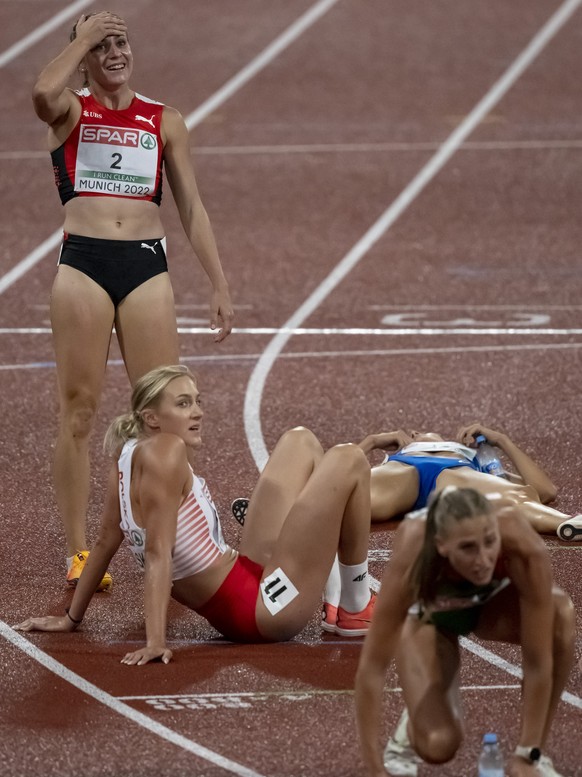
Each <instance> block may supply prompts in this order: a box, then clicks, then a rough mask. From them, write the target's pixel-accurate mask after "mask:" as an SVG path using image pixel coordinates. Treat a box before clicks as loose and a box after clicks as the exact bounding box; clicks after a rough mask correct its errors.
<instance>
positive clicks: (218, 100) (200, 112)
mask: <svg viewBox="0 0 582 777" xmlns="http://www.w3.org/2000/svg"><path fill="white" fill-rule="evenodd" d="M337 2H338V0H320V2H318V3H315V5H313V6H312V7H311V8H310V9H309V10H308V11H306V12H305V13H304V14H303V16H300V17H299V18H298V19H297V20H296V21H295V22H293V24H291V25H290V26H289V27H287V29H286V30H285V31H284V32H283V33H281V35H279V36H278V37H277V38H275V40H274V41H273V42H272V43H270V44H269V45H268V46H267V48H266V49H264V50H263V51H262V52H261V53H260V54H259V55H258V56H256V57H255V58H254V59H253V60H252V61H251V62H249V64H248V65H247V66H246V67H244V68H243V69H242V70H241V71H240V72H238V73H237V74H236V75H235V76H234V77H233V78H231V79H230V80H229V81H227V82H226V84H224V86H222V87H221V88H220V89H219V90H218V91H217V92H215V94H213V95H212V97H209V98H208V100H206V101H205V102H203V103H202V105H201V106H200V107H199V108H197V109H196V110H195V111H193V112H192V113H191V114H189V115H188V116H187V117H186V126H187V127H188V129H192V128H193V127H195V126H196V125H198V124H200V122H201V121H202V120H203V119H205V118H206V117H207V116H208V115H209V114H210V113H212V111H214V110H215V109H216V108H218V107H219V106H220V105H222V104H223V103H224V102H226V100H228V99H229V98H230V97H232V95H233V94H234V93H235V92H238V90H239V89H241V88H242V87H243V86H244V85H245V84H246V83H248V82H249V81H250V80H251V78H253V77H254V76H255V75H256V74H257V73H259V72H260V71H261V70H263V69H264V68H265V67H266V66H267V65H268V64H270V63H271V62H272V61H273V60H274V59H275V57H277V56H279V54H280V53H281V52H282V51H284V50H285V49H286V48H288V47H289V46H290V45H291V44H292V43H294V42H295V41H296V40H297V38H298V37H299V36H300V35H302V34H303V33H304V32H305V31H306V30H307V29H309V27H311V26H312V25H313V24H315V22H317V21H318V20H319V19H320V18H321V17H322V16H323V15H324V14H326V13H327V12H328V11H329V10H330V9H331V8H332V7H333V6H334V5H336V3H337Z"/></svg>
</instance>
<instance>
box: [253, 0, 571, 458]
mask: <svg viewBox="0 0 582 777" xmlns="http://www.w3.org/2000/svg"><path fill="white" fill-rule="evenodd" d="M581 2H582V0H567V1H566V2H565V3H563V4H562V5H561V6H560V8H559V9H558V10H557V11H556V13H554V14H553V16H552V17H551V18H550V19H549V21H548V22H547V23H546V24H545V25H544V26H543V27H542V28H541V30H540V31H539V32H538V33H537V34H536V35H535V36H534V37H533V39H532V40H531V41H530V43H529V44H528V46H526V48H525V49H524V50H523V52H522V53H521V54H520V55H519V56H518V57H517V59H516V60H515V61H514V62H513V64H512V65H510V67H509V68H508V69H507V70H506V71H505V73H504V74H503V75H502V77H501V78H500V79H499V80H498V81H497V82H496V83H495V84H494V85H493V86H492V87H491V89H490V90H489V92H488V93H487V94H486V95H485V96H484V97H483V99H482V100H481V101H480V102H479V103H478V104H477V105H476V106H475V107H474V108H473V110H472V111H471V112H470V113H469V115H468V116H467V117H466V118H465V119H464V120H463V121H462V122H461V124H460V125H459V126H458V127H457V129H456V130H455V131H454V132H453V133H452V134H451V135H450V136H449V137H448V138H447V140H446V141H445V142H444V143H443V145H442V146H441V147H440V148H439V150H438V151H437V153H436V154H435V155H434V156H433V157H431V159H430V160H429V161H428V163H427V164H426V165H425V166H424V167H423V168H422V169H421V170H420V172H419V173H418V174H417V175H416V176H415V178H414V179H413V180H412V181H411V182H410V183H409V184H408V186H407V187H406V188H405V189H404V190H403V191H402V192H401V194H400V195H399V196H398V197H397V198H396V200H395V201H394V202H393V203H392V205H390V207H389V208H388V209H387V210H386V211H385V212H384V213H383V215H382V216H381V217H380V218H379V219H378V220H377V221H376V222H375V224H373V225H372V227H370V229H369V230H368V231H367V232H366V234H365V235H364V236H363V237H362V238H361V239H360V240H359V241H358V242H357V243H356V244H355V245H354V247H353V248H352V249H351V250H350V251H349V252H348V253H347V254H346V256H345V257H344V258H343V259H342V260H341V261H340V262H339V264H338V265H336V267H335V269H334V270H333V271H332V272H331V273H330V274H329V275H328V276H327V278H326V279H325V280H324V281H323V282H322V283H320V285H319V286H318V287H317V288H316V289H315V291H314V292H313V293H312V294H311V295H310V296H309V297H308V298H307V299H306V300H305V302H304V303H303V304H302V305H301V306H300V307H299V308H298V309H297V310H296V311H295V313H294V314H293V315H292V316H291V318H290V319H289V320H288V321H287V322H286V323H285V324H284V327H285V328H287V329H295V328H297V327H298V326H300V325H301V324H302V323H303V321H305V320H306V319H307V317H308V316H310V315H311V314H312V313H313V312H314V311H315V310H316V309H317V308H318V307H319V305H320V304H321V303H322V301H323V300H324V299H325V298H326V297H327V296H328V295H329V294H330V293H331V292H332V291H333V289H335V287H336V286H337V285H338V284H339V283H340V282H341V281H342V280H343V279H344V278H345V277H346V275H347V274H348V273H349V272H350V271H351V270H352V269H353V268H354V267H355V266H356V265H357V264H358V262H359V261H360V260H361V259H362V257H363V256H364V255H365V254H366V253H367V252H368V251H369V250H370V248H372V246H373V245H374V244H375V243H376V242H377V241H378V240H379V239H380V238H381V237H382V236H383V235H384V234H385V233H386V232H387V231H388V230H389V229H390V227H391V226H392V224H394V222H395V221H396V220H397V219H398V218H399V217H400V215H401V214H402V213H404V211H405V210H406V209H407V208H408V206H409V205H410V204H411V203H412V202H413V201H414V200H415V199H416V197H418V195H419V194H420V193H421V192H422V191H423V189H424V188H425V187H426V186H427V185H428V184H429V183H430V182H431V181H432V179H433V178H434V177H435V176H436V175H437V173H438V172H439V171H440V170H441V169H442V168H443V167H444V165H445V164H446V163H447V162H448V161H449V159H450V158H451V157H452V155H453V154H454V153H455V151H456V150H457V149H458V148H459V147H460V145H461V144H462V143H463V141H464V140H465V139H466V138H467V136H468V135H469V134H470V133H471V132H472V131H473V130H474V129H475V128H476V127H477V125H478V124H479V123H480V122H481V121H482V120H483V119H484V118H485V117H486V115H487V114H488V113H489V112H490V111H491V110H492V108H493V107H494V106H495V105H496V104H497V103H498V102H499V100H501V98H502V97H503V96H504V95H505V93H506V92H507V91H508V90H509V89H510V88H511V87H512V86H513V84H514V83H515V82H516V81H517V79H518V78H519V77H520V75H521V74H522V73H523V72H524V71H525V70H526V69H527V68H528V67H529V65H530V64H531V63H532V62H533V60H534V59H535V58H536V57H537V56H538V54H539V53H540V52H541V51H542V50H543V48H544V47H545V46H546V45H547V44H548V43H549V41H550V40H551V39H552V38H553V37H554V35H555V34H556V33H557V32H558V30H560V28H561V27H562V26H563V25H564V24H565V23H566V22H567V20H568V19H569V18H570V17H571V16H572V14H573V13H574V12H575V11H576V10H577V8H578V7H579V6H580V4H581ZM290 336H291V335H290V334H288V333H280V334H278V335H276V336H275V337H274V338H273V340H272V341H271V342H270V343H269V344H268V345H267V346H266V348H265V351H264V353H263V355H262V356H261V358H260V359H259V362H258V363H257V366H256V367H255V369H254V371H253V373H252V375H251V377H250V380H249V383H248V385H247V390H246V394H245V404H244V422H245V431H246V435H247V440H248V443H249V447H250V450H251V453H252V455H253V458H254V460H255V463H256V465H257V467H258V468H259V470H262V469H263V467H264V465H265V463H266V462H267V459H268V456H269V454H268V451H267V448H266V445H265V441H264V438H263V434H262V429H261V402H262V398H263V390H264V387H265V383H266V380H267V376H268V374H269V372H270V371H271V368H272V366H273V364H274V363H275V360H276V359H277V356H278V355H279V353H280V352H281V351H282V349H283V348H284V347H285V345H286V343H287V341H288V340H289V338H290Z"/></svg>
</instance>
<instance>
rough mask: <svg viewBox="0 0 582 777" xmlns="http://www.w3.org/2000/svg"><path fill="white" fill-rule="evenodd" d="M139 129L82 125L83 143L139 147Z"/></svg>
mask: <svg viewBox="0 0 582 777" xmlns="http://www.w3.org/2000/svg"><path fill="white" fill-rule="evenodd" d="M139 135H140V133H139V130H134V129H123V128H121V127H87V126H85V125H84V124H83V125H82V127H81V143H101V144H103V145H106V146H107V145H111V146H129V147H131V148H138V146H139Z"/></svg>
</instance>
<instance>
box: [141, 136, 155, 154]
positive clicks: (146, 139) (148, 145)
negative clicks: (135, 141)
mask: <svg viewBox="0 0 582 777" xmlns="http://www.w3.org/2000/svg"><path fill="white" fill-rule="evenodd" d="M140 144H141V147H142V148H145V149H146V151H153V149H154V148H155V147H156V139H155V138H154V136H153V135H150V133H149V132H142V134H141V140H140Z"/></svg>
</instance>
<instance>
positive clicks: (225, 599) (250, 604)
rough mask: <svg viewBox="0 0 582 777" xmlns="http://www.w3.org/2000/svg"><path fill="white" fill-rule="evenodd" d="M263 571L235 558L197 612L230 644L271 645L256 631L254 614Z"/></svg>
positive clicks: (243, 558) (239, 558)
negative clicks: (221, 580) (260, 643)
mask: <svg viewBox="0 0 582 777" xmlns="http://www.w3.org/2000/svg"><path fill="white" fill-rule="evenodd" d="M262 575H263V567H262V566H260V564H257V563H255V562H254V561H251V559H250V558H248V557H247V556H240V555H239V556H238V558H237V560H236V561H235V562H234V566H233V568H232V569H231V570H230V572H229V573H228V575H227V576H226V578H225V579H224V581H223V583H222V585H221V586H220V588H219V589H218V591H217V592H216V593H215V594H214V596H213V597H212V598H211V599H210V600H209V601H207V602H206V604H203V605H202V607H198V608H197V610H196V612H197V613H198V614H199V615H202V617H203V618H206V620H207V621H208V622H209V623H210V624H211V625H212V626H214V628H215V629H216V630H217V631H220V633H221V634H223V635H224V636H225V637H226V638H227V639H230V640H231V641H232V642H272V641H273V640H270V639H267V638H266V637H263V635H262V634H261V633H260V631H259V630H258V628H257V619H256V616H255V610H256V607H257V598H258V595H259V587H260V584H261V577H262Z"/></svg>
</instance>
